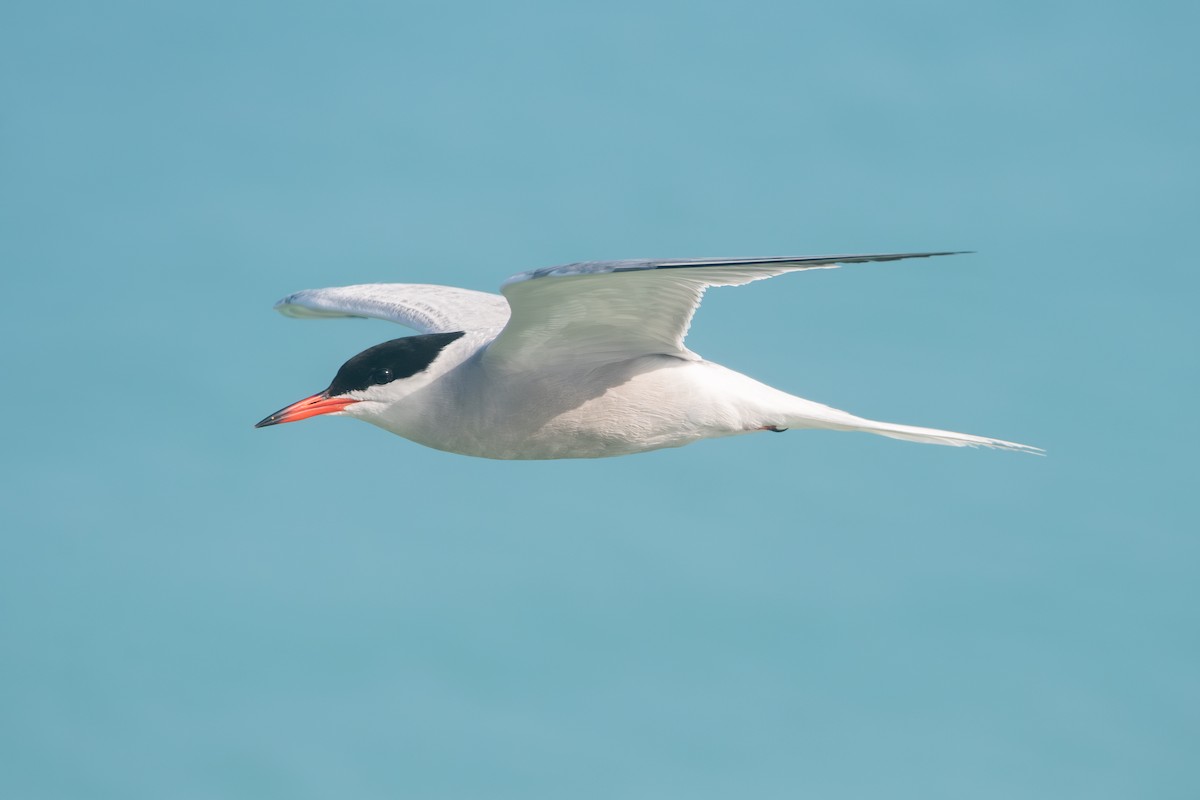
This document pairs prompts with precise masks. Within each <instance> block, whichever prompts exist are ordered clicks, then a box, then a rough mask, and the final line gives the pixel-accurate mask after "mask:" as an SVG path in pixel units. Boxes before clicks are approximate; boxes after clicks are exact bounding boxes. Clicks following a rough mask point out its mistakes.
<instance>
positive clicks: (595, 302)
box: [255, 252, 1040, 459]
mask: <svg viewBox="0 0 1200 800" xmlns="http://www.w3.org/2000/svg"><path fill="white" fill-rule="evenodd" d="M941 255H953V253H948V252H945V253H887V254H878V255H852V256H801V257H798V258H733V259H695V260H677V261H669V260H667V261H662V260H659V261H656V260H636V261H591V262H584V263H578V264H567V265H564V266H559V267H548V268H545V269H537V270H533V271H530V272H522V273H520V274H519V275H514V276H513V277H511V278H509V279H508V280H507V281H506V282H505V283H504V285H503V287H502V288H501V292H502V294H503V296H501V295H497V294H489V293H486V292H477V291H472V290H469V289H457V288H454V287H450V286H432V285H425V284H403V283H396V284H390V283H376V284H363V285H358V286H343V287H338V288H331V289H315V290H309V291H303V292H298V293H296V294H292V295H289V296H287V297H285V298H284V299H283V300H280V301H279V302H278V303H276V305H275V308H276V309H277V310H279V311H280V312H282V313H284V314H286V315H288V316H292V317H375V318H379V319H386V320H391V321H392V322H398V323H400V324H401V325H405V326H407V327H409V328H413V329H415V330H417V331H419V332H420V334H421V335H418V336H408V337H405V338H401V339H393V340H392V341H390V342H384V343H383V344H379V345H376V346H374V347H372V348H370V349H368V350H364V351H363V352H361V353H359V354H358V355H356V356H354V357H353V358H351V359H350V360H349V361H347V362H346V363H345V364H343V365H342V367H341V369H339V370H338V372H337V375H336V376H335V377H334V379H333V382H332V383H331V384H330V385H329V388H328V389H325V390H324V391H322V392H318V393H317V394H315V395H313V396H311V397H308V398H305V399H304V400H301V401H299V402H297V403H293V404H292V405H290V406H288V407H286V408H283V409H281V410H279V411H277V412H275V413H274V414H272V415H271V416H269V417H267V418H266V419H264V420H262V421H261V422H259V423H258V424H257V425H256V426H255V427H264V426H267V425H277V424H279V423H282V422H295V421H296V420H301V419H306V418H308V417H312V416H316V415H318V414H332V415H345V416H350V417H357V418H358V419H362V420H365V421H367V422H370V423H372V424H374V425H378V426H379V427H381V428H383V429H384V430H388V431H391V432H392V433H395V434H397V435H399V436H403V437H405V438H406V439H410V440H412V441H414V442H419V443H420V444H423V445H427V446H429V447H433V448H437V449H438V450H448V451H450V452H452V453H461V454H463V455H469V456H482V457H484V458H499V459H549V458H602V457H606V456H622V455H628V454H630V453H641V452H645V451H647V450H657V449H659V448H663V447H680V446H682V445H685V444H690V443H692V442H695V441H698V440H700V439H711V438H715V437H719V436H733V435H736V434H742V433H754V432H756V431H777V432H778V431H783V430H786V429H788V428H820V429H827V430H839V431H866V432H868V433H876V434H880V435H882V436H890V437H892V438H894V439H906V440H909V441H914V442H926V443H930V444H942V445H951V446H955V447H963V446H966V447H979V446H982V447H995V448H1001V449H1005V450H1018V451H1023V452H1031V453H1037V452H1040V451H1039V450H1038V448H1035V447H1030V446H1028V445H1022V444H1015V443H1013V442H1006V441H1003V440H1000V439H989V438H986V437H983V436H972V435H970V434H965V433H954V432H952V431H942V430H935V429H932V428H917V427H912V426H909V425H896V424H893V423H890V422H877V421H875V420H869V419H863V418H862V417H856V416H854V415H853V414H849V413H847V412H845V411H839V410H838V409H836V408H831V407H829V406H826V405H821V404H820V403H814V402H813V401H811V400H804V399H802V398H799V397H795V396H793V395H790V394H787V393H785V392H781V391H779V390H778V389H773V388H771V387H770V386H767V385H766V384H763V383H759V382H758V381H756V380H754V379H753V378H749V377H747V376H745V375H742V374H740V373H737V372H734V371H733V370H730V369H726V368H725V367H722V366H720V365H719V364H714V363H712V362H711V361H705V360H704V359H703V358H701V357H700V356H698V355H696V354H695V353H693V352H692V351H691V350H689V349H688V348H687V347H686V346H685V345H684V342H683V340H684V337H685V335H686V334H687V331H688V327H689V326H690V325H691V321H692V315H693V314H694V313H695V311H696V308H697V307H699V305H700V300H701V297H702V296H703V295H704V291H705V290H706V289H708V288H709V287H710V286H738V285H741V284H745V283H750V282H751V281H756V280H760V279H763V278H770V277H773V276H775V275H781V274H783V273H785V272H795V271H799V270H807V269H827V268H830V267H835V266H837V265H838V264H849V263H856V262H863V261H894V260H898V259H902V258H923V257H927V256H941Z"/></svg>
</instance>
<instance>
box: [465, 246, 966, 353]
mask: <svg viewBox="0 0 1200 800" xmlns="http://www.w3.org/2000/svg"><path fill="white" fill-rule="evenodd" d="M941 255H954V253H952V252H937V253H879V254H872V255H835V256H799V257H786V256H785V257H772V258H733V259H717V258H704V259H690V260H667V259H664V260H631V261H588V262H582V263H577V264H565V265H562V266H557V267H546V268H543V269H536V270H532V271H530V272H522V273H520V274H519V275H514V276H513V277H511V278H509V279H508V280H507V281H505V283H504V285H503V287H502V288H501V291H502V292H503V294H504V296H505V297H506V298H508V304H509V306H510V307H511V309H512V318H511V319H510V320H509V322H508V325H507V326H506V327H505V328H504V330H503V331H502V332H501V333H500V335H499V336H498V337H497V338H496V340H495V341H493V342H492V343H491V344H490V345H488V350H487V355H486V358H487V359H488V361H489V362H491V363H494V364H502V365H507V366H515V367H531V366H536V365H544V364H546V363H548V362H554V361H571V362H575V363H587V362H604V361H617V360H624V359H629V358H634V357H637V356H640V355H650V354H656V353H657V354H664V355H672V356H676V357H679V358H685V359H697V358H699V356H697V355H695V354H694V353H692V352H691V351H690V350H688V349H687V347H685V346H684V343H683V342H684V338H685V337H686V336H687V331H688V327H689V326H690V325H691V321H692V316H693V315H694V314H695V311H696V308H697V307H698V306H699V305H700V300H701V298H702V297H703V296H704V292H705V290H706V289H708V288H709V287H710V286H740V285H742V284H746V283H750V282H751V281H757V280H762V279H764V278H770V277H773V276H775V275H781V274H783V273H785V272H796V271H800V270H807V269H829V268H832V267H836V266H838V265H839V264H852V263H860V262H866V261H896V260H899V259H903V258H926V257H929V256H941Z"/></svg>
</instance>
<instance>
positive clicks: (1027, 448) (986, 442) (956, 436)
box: [786, 397, 1045, 455]
mask: <svg viewBox="0 0 1200 800" xmlns="http://www.w3.org/2000/svg"><path fill="white" fill-rule="evenodd" d="M790 399H791V401H792V403H791V405H792V409H793V415H789V416H790V417H791V419H790V420H789V422H790V424H789V425H788V426H786V427H793V428H827V429H832V430H838V431H865V432H866V433H876V434H879V435H880V436H888V437H891V438H892V439H904V440H905V441H909V442H921V443H922V444H942V445H947V446H949V447H992V448H995V449H997V450H1015V451H1017V452H1019V453H1032V454H1033V455H1044V454H1045V451H1044V450H1042V448H1040V447H1033V446H1031V445H1027V444H1018V443H1016V442H1007V441H1005V440H1003V439H989V438H988V437H986V436H975V435H973V434H970V433H956V432H955V431H942V430H938V429H937V428H918V427H916V426H915V425H897V424H895V423H893V422H878V421H877V420H873V419H864V418H862V417H856V416H854V415H853V414H849V413H847V412H845V411H842V410H840V409H837V408H832V407H830V406H826V405H822V404H820V403H814V402H812V401H810V400H803V399H801V398H798V397H792V398H790ZM795 401H799V403H797V402H795ZM796 412H799V413H796Z"/></svg>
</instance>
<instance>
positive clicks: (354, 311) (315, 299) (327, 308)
mask: <svg viewBox="0 0 1200 800" xmlns="http://www.w3.org/2000/svg"><path fill="white" fill-rule="evenodd" d="M275 310H276V311H278V312H280V313H281V314H284V315H286V316H289V317H308V318H324V317H371V318H374V319H386V320H388V321H390V322H398V323H400V324H401V325H404V326H406V327H409V328H412V329H413V330H416V331H420V332H421V333H449V332H451V331H475V330H485V329H488V328H502V327H504V325H505V324H506V323H507V322H508V301H507V300H505V299H504V298H503V297H501V296H500V295H498V294H491V293H490V292H476V291H473V290H471V289H458V288H455V287H453V286H434V285H432V284H425V283H362V284H358V285H357V286H337V287H333V288H330V289H306V290H305V291H303V292H296V293H295V294H289V295H288V296H287V297H285V298H283V299H282V300H280V301H279V302H278V303H276V304H275Z"/></svg>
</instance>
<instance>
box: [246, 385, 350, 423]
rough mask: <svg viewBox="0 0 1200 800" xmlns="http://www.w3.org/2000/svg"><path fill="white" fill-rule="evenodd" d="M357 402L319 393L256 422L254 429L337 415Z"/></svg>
mask: <svg viewBox="0 0 1200 800" xmlns="http://www.w3.org/2000/svg"><path fill="white" fill-rule="evenodd" d="M357 402H358V401H357V400H351V399H350V398H349V397H329V396H328V395H327V394H326V393H325V392H318V393H317V394H314V395H313V396H312V397H306V398H304V399H303V400H300V401H298V402H295V403H292V404H291V405H290V406H286V407H284V408H281V409H279V410H278V411H276V412H275V413H274V414H271V415H270V416H269V417H266V418H265V419H262V420H259V421H258V422H256V423H255V424H254V427H256V428H266V427H268V426H270V425H282V424H283V423H285V422H299V421H300V420H302V419H308V418H309V417H315V416H317V415H319V414H336V413H337V412H339V411H341V410H342V409H344V408H345V407H346V406H350V405H354V404H355V403H357Z"/></svg>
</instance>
